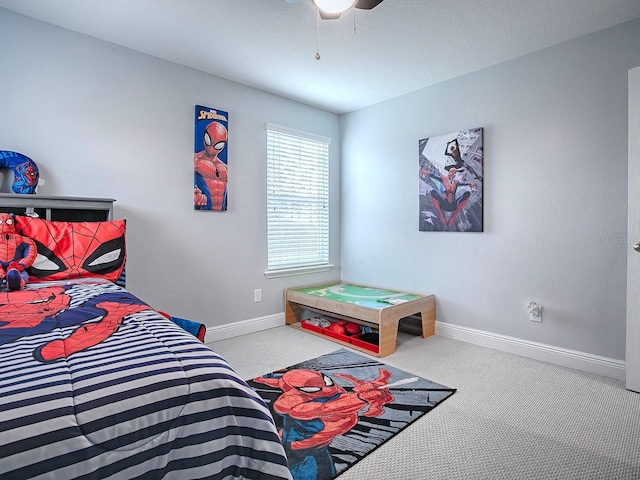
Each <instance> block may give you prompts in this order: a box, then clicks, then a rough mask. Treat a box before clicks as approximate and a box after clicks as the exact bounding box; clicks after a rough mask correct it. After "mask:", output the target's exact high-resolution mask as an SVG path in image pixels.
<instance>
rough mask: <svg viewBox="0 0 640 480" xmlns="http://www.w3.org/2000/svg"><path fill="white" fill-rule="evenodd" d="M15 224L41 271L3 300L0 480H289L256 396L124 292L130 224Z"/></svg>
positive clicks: (220, 362)
mask: <svg viewBox="0 0 640 480" xmlns="http://www.w3.org/2000/svg"><path fill="white" fill-rule="evenodd" d="M15 219H16V229H17V230H18V233H20V234H21V235H23V236H28V237H29V238H34V241H35V244H36V245H37V249H38V261H37V262H36V263H34V265H33V267H32V268H31V269H30V270H29V281H28V283H27V285H26V286H25V287H24V288H23V289H20V290H16V291H6V289H3V291H0V479H2V480H4V479H7V480H9V479H10V480H16V479H55V480H67V479H100V480H103V479H127V480H130V479H180V480H184V479H192V478H198V479H201V478H202V479H205V478H206V479H219V478H220V479H222V478H248V479H280V478H291V477H290V473H289V470H288V468H287V460H286V457H285V454H284V451H283V448H282V445H281V443H280V440H279V437H278V433H277V431H276V428H275V426H274V423H273V419H272V417H271V415H270V413H269V410H268V408H267V407H266V406H265V405H264V403H263V401H262V400H261V399H260V397H259V396H258V395H257V394H256V393H255V392H254V391H253V390H252V389H251V388H250V387H249V386H248V385H247V384H246V383H245V382H244V381H243V380H242V379H241V378H239V377H238V376H237V374H236V373H235V372H234V370H233V369H232V368H231V366H230V365H229V364H228V363H227V362H226V361H225V360H224V359H223V358H221V357H220V356H219V355H217V354H216V353H215V352H214V351H212V350H211V349H209V348H208V347H207V346H206V345H204V344H203V343H202V342H200V341H198V340H197V339H196V338H195V337H193V336H192V335H191V334H189V333H187V332H186V331H184V330H183V329H181V328H180V327H179V326H178V325H176V324H175V323H173V322H171V321H170V320H168V319H167V318H166V317H165V316H164V315H162V314H161V313H159V312H157V311H156V310H154V309H153V308H152V307H151V306H149V305H147V304H146V303H145V302H143V301H142V300H140V299H139V298H137V297H136V296H135V295H133V294H132V293H130V292H129V291H127V290H126V288H125V287H124V286H123V285H122V277H123V272H124V261H125V257H126V255H125V252H124V238H125V224H124V222H123V221H101V222H79V223H78V222H56V221H51V220H46V219H41V218H40V219H35V218H31V217H22V216H16V217H15ZM79 232H80V233H79ZM87 232H90V234H89V233H87ZM98 232H100V233H99V234H98ZM105 232H106V233H105ZM105 245H107V246H105ZM116 247H117V248H116ZM110 249H115V250H116V251H117V253H113V252H111V250H110ZM80 250H82V251H80ZM109 252H111V253H109ZM98 258H100V259H101V260H102V264H103V265H102V267H100V268H102V270H101V269H100V268H98V267H97V265H98V263H96V262H97V259H98ZM87 259H91V261H90V262H87ZM118 283H120V284H118Z"/></svg>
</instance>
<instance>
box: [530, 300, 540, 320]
mask: <svg viewBox="0 0 640 480" xmlns="http://www.w3.org/2000/svg"><path fill="white" fill-rule="evenodd" d="M527 311H528V312H529V320H531V321H532V322H538V323H540V322H542V307H541V306H540V305H538V304H537V303H536V302H529V304H528V305H527Z"/></svg>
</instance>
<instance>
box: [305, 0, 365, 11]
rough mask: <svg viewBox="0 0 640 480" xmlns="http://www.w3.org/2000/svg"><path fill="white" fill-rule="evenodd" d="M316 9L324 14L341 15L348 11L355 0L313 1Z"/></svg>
mask: <svg viewBox="0 0 640 480" xmlns="http://www.w3.org/2000/svg"><path fill="white" fill-rule="evenodd" d="M313 3H314V4H315V6H316V7H318V8H319V9H320V10H322V11H323V12H326V13H334V14H335V13H342V12H344V11H346V10H349V9H350V8H351V7H353V5H354V4H355V3H356V0H313Z"/></svg>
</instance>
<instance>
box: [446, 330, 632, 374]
mask: <svg viewBox="0 0 640 480" xmlns="http://www.w3.org/2000/svg"><path fill="white" fill-rule="evenodd" d="M436 335H440V336H442V337H449V338H454V339H456V340H462V341H464V342H469V343H473V344H475V345H482V346H483V347H489V348H495V349H496V350H500V351H503V352H509V353H515V354H516V355H520V356H522V357H527V358H533V359H535V360H541V361H543V362H548V363H553V364H554V365H560V366H562V367H568V368H575V369H577V370H582V371H584V372H589V373H595V374H596V375H603V376H605V377H610V378H615V379H617V380H624V379H625V370H626V364H625V362H624V361H622V360H615V359H613V358H607V357H600V356H598V355H593V354H590V353H584V352H578V351H576V350H569V349H566V348H560V347H555V346H553V345H546V344H544V343H537V342H530V341H528V340H522V339H520V338H514V337H508V336H506V335H499V334H496V333H491V332H485V331H482V330H476V329H473V328H468V327H460V326H458V325H452V324H450V323H443V322H436Z"/></svg>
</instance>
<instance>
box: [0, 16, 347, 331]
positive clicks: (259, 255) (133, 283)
mask: <svg viewBox="0 0 640 480" xmlns="http://www.w3.org/2000/svg"><path fill="white" fill-rule="evenodd" d="M0 45H2V47H1V48H0V65H2V74H1V75H0V105H1V113H0V150H14V151H18V152H21V153H23V154H25V155H27V156H29V157H31V158H32V159H33V160H34V161H35V162H36V163H37V164H38V167H39V168H40V170H41V177H42V178H44V179H45V180H46V183H45V185H44V186H43V187H42V188H40V189H39V190H38V194H40V195H67V196H97V197H111V198H115V199H116V203H115V215H116V217H118V218H126V219H127V242H128V243H127V246H128V253H129V256H128V263H127V287H128V288H129V289H130V290H131V291H132V292H133V293H135V294H136V295H138V296H140V297H141V298H142V299H144V300H145V301H147V302H148V303H150V304H151V305H152V306H153V307H155V308H157V309H160V310H165V311H167V312H169V313H172V314H174V315H176V316H181V317H186V318H191V319H193V320H197V321H201V322H204V323H205V324H207V325H209V326H216V325H221V324H227V323H231V322H236V321H242V320H247V319H254V318H259V317H263V316H268V315H273V314H279V313H281V312H282V311H283V299H282V292H283V289H284V288H285V287H286V286H290V285H295V284H300V283H311V282H316V281H318V282H320V281H324V280H328V279H331V278H338V277H339V276H340V272H339V264H340V232H339V229H340V210H339V207H340V179H339V171H340V168H339V160H340V138H339V125H340V119H339V117H338V116H337V115H335V114H332V113H328V112H326V111H323V110H319V109H316V108H312V107H308V106H306V105H302V104H300V103H297V102H293V101H289V100H286V99H284V98H281V97H278V96H275V95H271V94H267V93H264V92H261V91H259V90H255V89H251V88H247V87H244V86H242V85H239V84H236V83H232V82H228V81H225V80H222V79H220V78H217V77H214V76H211V75H206V74H204V73H202V72H199V71H196V70H192V69H189V68H185V67H182V66H179V65H176V64H172V63H169V62H165V61H161V60H159V59H157V58H154V57H151V56H147V55H142V54H139V53H136V52H133V51H130V50H127V49H124V48H120V47H117V46H115V45H112V44H109V43H105V42H102V41H99V40H95V39H92V38H89V37H86V36H83V35H79V34H75V33H72V32H69V31H66V30H63V29H60V28H56V27H53V26H50V25H46V24H43V23H41V22H36V21H33V20H30V19H27V18H25V17H22V16H19V15H16V14H14V13H11V12H8V11H6V10H2V9H0ZM196 104H200V105H205V106H209V107H214V108H218V109H221V110H226V111H228V112H229V117H230V133H229V147H228V148H229V166H230V174H229V175H230V181H229V210H228V211H227V212H224V213H221V212H195V211H194V210H193V145H194V141H193V129H194V127H193V123H194V106H195V105H196ZM266 122H273V123H277V124H281V125H286V126H290V127H295V128H298V129H301V130H308V131H311V132H315V133H318V134H321V135H325V136H328V137H331V138H332V139H333V142H332V145H331V158H332V167H331V168H332V172H333V174H332V177H331V179H330V181H331V195H332V204H331V209H332V210H331V215H332V222H333V223H332V225H331V261H332V262H333V263H334V264H336V266H337V267H336V269H335V270H334V271H333V272H328V273H324V274H318V275H307V276H305V277H303V278H299V277H289V278H285V279H275V280H267V279H266V278H265V276H264V271H265V270H266V266H267V261H266V211H265V203H264V198H265V185H266V180H265V164H266V163H265V162H266V159H265V157H266V133H265V123H266ZM255 288H261V289H263V302H262V303H254V302H253V290H254V289H255Z"/></svg>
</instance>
